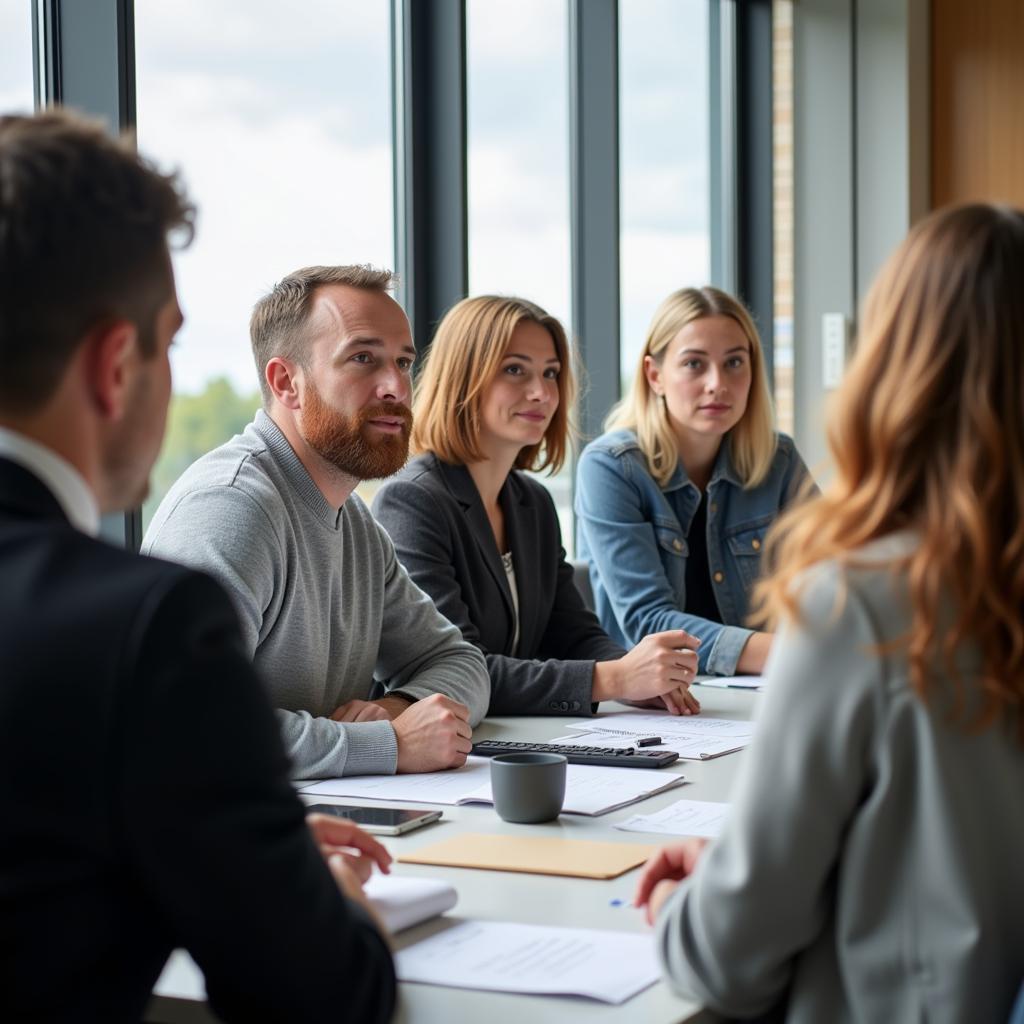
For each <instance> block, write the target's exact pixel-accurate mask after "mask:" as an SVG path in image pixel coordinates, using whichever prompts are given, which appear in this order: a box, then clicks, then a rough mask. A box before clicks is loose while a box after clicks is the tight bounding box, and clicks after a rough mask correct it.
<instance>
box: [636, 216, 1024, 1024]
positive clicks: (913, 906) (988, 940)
mask: <svg viewBox="0 0 1024 1024" xmlns="http://www.w3.org/2000/svg"><path fill="white" fill-rule="evenodd" d="M829 443H830V447H831V450H832V454H833V457H834V461H835V467H836V474H835V479H834V482H833V483H832V484H831V486H830V487H829V488H828V489H827V490H826V491H825V493H824V494H822V495H821V496H820V497H817V498H816V499H814V500H812V501H810V502H809V503H807V504H805V505H804V506H802V507H800V508H798V509H795V510H793V511H792V512H790V513H787V515H786V516H785V517H784V518H783V519H782V521H781V522H780V523H779V524H778V526H777V528H776V530H775V532H774V533H773V536H772V538H771V542H770V544H769V550H770V562H771V564H772V565H773V566H775V567H776V571H775V574H774V575H773V576H772V577H771V578H770V579H768V580H767V581H766V582H765V583H764V584H763V585H762V586H761V588H760V591H759V596H760V599H761V607H762V610H763V612H765V613H766V614H768V615H770V616H771V617H772V619H773V620H775V621H777V622H779V623H780V624H781V626H782V629H781V632H780V633H779V635H778V639H777V641H776V649H775V653H774V655H773V658H772V663H771V667H770V670H769V674H768V686H767V693H766V695H765V698H764V706H763V707H762V709H761V712H760V715H759V723H758V731H757V734H756V735H755V738H754V742H753V744H752V745H751V748H750V749H749V750H748V751H747V760H746V762H745V765H744V767H743V771H742V774H741V777H740V779H739V780H738V782H737V788H736V791H735V792H734V793H733V798H734V800H733V804H732V807H731V811H730V818H729V821H728V824H727V826H726V829H725V831H724V832H723V834H722V835H721V837H720V838H719V839H718V840H717V841H716V842H715V844H714V845H713V846H711V847H709V848H707V849H706V850H705V851H704V852H703V853H702V849H703V844H701V843H699V842H696V841H690V842H684V843H681V844H678V845H676V846H671V847H668V848H666V849H664V850H662V851H661V853H660V854H658V855H656V856H655V857H654V858H653V859H652V861H651V862H650V863H649V864H648V866H647V867H646V868H645V870H644V872H643V874H642V876H641V881H640V888H639V891H638V894H637V899H638V902H639V903H641V904H646V905H647V906H648V915H649V917H652V918H655V917H656V918H657V924H658V932H659V942H660V948H661V952H662V955H663V957H664V961H665V964H666V968H667V970H668V971H669V973H670V975H671V977H672V980H673V982H674V983H675V984H676V986H677V987H678V988H679V989H681V990H683V991H686V992H688V993H694V994H696V995H697V997H698V998H699V999H700V1001H701V1002H702V1003H705V1004H706V1005H708V1006H710V1007H712V1008H714V1009H715V1010H717V1011H719V1012H722V1013H725V1014H727V1015H729V1016H741V1017H746V1016H752V1015H755V1014H761V1013H765V1012H766V1011H767V1010H768V1009H769V1008H770V1007H773V1006H777V1004H778V1003H779V1002H780V1001H781V1002H783V1003H784V1004H785V1011H784V1018H785V1019H786V1020H787V1021H819V1020H828V1021H853V1020H858V1021H861V1020H863V1021H869V1020H870V1021H876V1020H877V1021H911V1020H915V1021H923V1020H928V1021H931V1022H938V1024H943V1022H951V1024H952V1022H955V1021H967V1020H971V1021H974V1020H978V1021H982V1020H985V1021H1005V1020H1007V1018H1008V1017H1009V1014H1010V1008H1011V1005H1012V1003H1013V999H1014V994H1015V992H1016V991H1017V988H1018V986H1019V985H1020V984H1021V979H1022V978H1024V885H1022V884H1021V877H1020V875H1021V864H1024V811H1022V803H1021V801H1022V793H1024V214H1022V213H1021V212H1020V211H1017V210H1012V209H1009V208H1007V207H999V206H989V205H972V206H962V207H955V208H952V209H946V210H941V211H939V212H937V213H934V214H932V215H931V216H930V217H928V218H927V219H925V220H924V221H922V222H921V223H920V224H919V225H918V226H917V227H916V228H915V229H914V230H913V231H912V232H911V233H910V235H909V237H908V238H907V239H906V241H905V242H904V243H903V244H902V245H901V246H900V247H899V249H897V251H896V253H895V254H894V255H893V256H892V257H891V259H890V260H889V262H888V263H887V264H886V266H885V267H884V269H883V270H882V272H881V274H880V276H879V278H878V280H877V281H876V282H875V284H874V286H873V288H872V290H871V292H870V294H869V296H868V299H867V302H866V305H865V309H864V316H863V321H862V329H861V337H860V342H859V346H858V349H857V353H856V355H855V357H854V360H853V363H852V365H851V366H850V369H849V371H848V373H847V376H846V379H845V380H844V381H843V384H842V386H841V388H840V390H839V392H838V394H837V395H836V399H835V404H834V406H833V408H832V410H831V416H830V423H829ZM684 877H685V879H686V880H685V881H683V882H682V884H680V880H681V879H683V878H684ZM765 921H771V922H772V927H771V933H770V937H769V936H768V935H767V934H766V933H765V931H764V928H763V922H765ZM773 1019H775V1018H773Z"/></svg>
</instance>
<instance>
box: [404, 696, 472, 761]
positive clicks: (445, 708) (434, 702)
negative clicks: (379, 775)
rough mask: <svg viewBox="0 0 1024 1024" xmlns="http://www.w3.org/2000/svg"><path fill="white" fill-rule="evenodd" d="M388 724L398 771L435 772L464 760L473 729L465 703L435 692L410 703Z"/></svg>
mask: <svg viewBox="0 0 1024 1024" xmlns="http://www.w3.org/2000/svg"><path fill="white" fill-rule="evenodd" d="M391 725H392V728H394V730H395V736H396V737H397V739H398V770H399V771H400V772H435V771H441V770H442V769H445V768H461V767H462V766H463V765H464V764H465V763H466V755H467V754H469V751H470V748H471V746H472V743H471V737H472V735H473V730H472V729H471V728H470V725H469V708H467V707H466V706H465V704H460V703H459V702H458V701H454V700H452V699H451V698H450V697H445V696H442V695H441V694H440V693H434V694H431V695H430V696H429V697H425V698H424V699H423V700H418V701H416V703H415V704H412V705H410V706H409V708H408V709H407V710H405V711H403V712H402V714H400V715H399V716H398V717H397V718H396V719H395V720H394V721H393V722H392V723H391Z"/></svg>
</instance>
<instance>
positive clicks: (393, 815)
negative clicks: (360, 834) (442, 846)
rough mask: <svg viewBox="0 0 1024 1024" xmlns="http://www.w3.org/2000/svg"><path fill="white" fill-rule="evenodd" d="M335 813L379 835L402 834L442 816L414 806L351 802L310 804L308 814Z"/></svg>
mask: <svg viewBox="0 0 1024 1024" xmlns="http://www.w3.org/2000/svg"><path fill="white" fill-rule="evenodd" d="M314 812H318V813H320V814H333V815H334V816H335V817H336V818H348V820H349V821H354V822H355V823H356V824H357V825H358V826H359V827H360V828H363V829H365V830H366V831H367V832H373V833H374V834H375V835H379V836H400V835H401V834H402V833H403V832H411V831H412V830H413V829H414V828H419V827H420V826H421V825H429V824H430V823H431V822H432V821H437V819H438V818H440V817H441V812H440V811H420V810H416V809H415V808H412V807H353V806H352V805H351V804H310V805H309V806H307V807H306V813H307V814H313V813H314Z"/></svg>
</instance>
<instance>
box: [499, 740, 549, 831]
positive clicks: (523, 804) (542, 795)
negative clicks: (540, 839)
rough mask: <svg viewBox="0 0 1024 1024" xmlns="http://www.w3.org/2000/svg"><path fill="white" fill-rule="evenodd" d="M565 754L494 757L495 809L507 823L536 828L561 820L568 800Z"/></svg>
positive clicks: (503, 755)
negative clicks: (543, 822) (565, 801)
mask: <svg viewBox="0 0 1024 1024" xmlns="http://www.w3.org/2000/svg"><path fill="white" fill-rule="evenodd" d="M567 764H568V761H567V760H566V759H565V757H564V756H563V755H562V754H526V753H524V754H501V755H499V756H498V757H492V758H491V794H492V796H493V797H494V809H495V810H496V811H497V812H498V814H499V815H500V816H501V817H502V818H504V819H505V821H512V822H516V823H518V824H523V825H532V824H535V823H537V822H540V821H552V820H553V819H555V818H557V817H558V813H559V811H561V809H562V803H563V802H564V800H565V766H566V765H567Z"/></svg>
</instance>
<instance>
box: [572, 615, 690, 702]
mask: <svg viewBox="0 0 1024 1024" xmlns="http://www.w3.org/2000/svg"><path fill="white" fill-rule="evenodd" d="M699 646H700V641H699V640H698V639H697V638H696V637H693V636H690V634H689V633H687V632H685V631H684V630H682V629H670V630H667V631H666V632H664V633H651V634H650V635H648V636H645V637H644V638H643V640H641V641H640V643H638V644H637V645H636V647H634V648H633V650H631V651H630V652H629V654H626V655H624V656H623V657H621V658H619V659H618V660H617V661H599V662H597V664H596V665H595V666H594V683H593V688H592V691H591V696H592V698H593V699H594V700H595V701H600V700H625V701H629V702H630V703H636V702H638V701H644V702H648V701H651V700H652V698H653V699H655V701H656V702H655V703H653V704H652V703H645V704H644V705H643V706H645V707H659V708H660V707H665V708H667V709H668V711H669V712H670V713H671V714H673V715H680V714H682V715H689V714H696V712H698V711H699V710H700V704H699V703H698V702H697V699H696V698H695V697H691V696H690V695H689V692H688V689H689V685H690V683H691V682H693V677H694V676H695V675H696V674H697V654H696V650H695V649H696V648H697V647H699ZM663 696H664V697H667V698H668V699H662V697H663Z"/></svg>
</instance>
